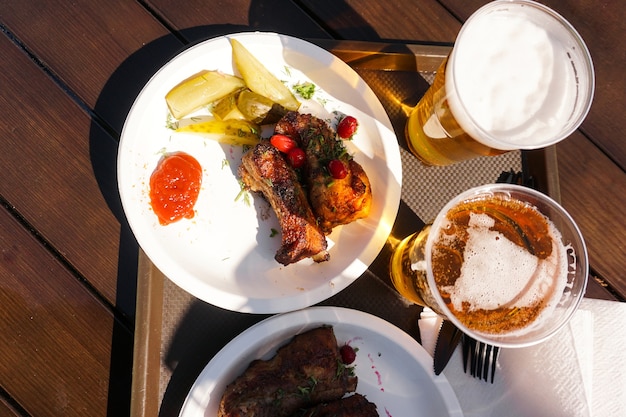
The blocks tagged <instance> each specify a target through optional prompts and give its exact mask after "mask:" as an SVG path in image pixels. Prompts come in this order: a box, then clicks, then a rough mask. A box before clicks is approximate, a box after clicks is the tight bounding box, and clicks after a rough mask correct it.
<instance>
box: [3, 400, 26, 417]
mask: <svg viewBox="0 0 626 417" xmlns="http://www.w3.org/2000/svg"><path fill="white" fill-rule="evenodd" d="M0 416H1V417H24V415H23V414H20V413H18V411H17V410H16V409H15V407H13V406H12V405H11V404H10V403H9V402H8V401H7V399H6V398H4V397H2V396H0Z"/></svg>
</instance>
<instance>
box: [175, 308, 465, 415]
mask: <svg viewBox="0 0 626 417" xmlns="http://www.w3.org/2000/svg"><path fill="white" fill-rule="evenodd" d="M321 325H332V326H333V328H334V331H335V336H336V337H337V342H338V344H339V345H340V346H341V345H342V344H345V343H347V342H349V343H350V345H351V346H353V347H355V348H358V351H357V359H356V361H355V362H354V366H355V373H356V375H357V377H358V378H359V381H358V385H357V392H358V393H361V394H363V395H365V396H366V397H367V399H368V400H370V401H371V402H373V403H375V404H376V406H377V408H378V414H379V415H380V416H393V417H421V416H429V417H430V416H439V417H443V416H454V417H462V415H463V412H462V411H461V407H460V405H459V403H458V401H457V398H456V396H455V394H454V391H453V390H452V387H451V386H450V384H449V383H448V380H447V379H446V378H445V376H443V375H439V376H436V375H435V374H434V372H433V370H432V367H433V359H432V358H431V357H430V355H428V353H426V351H425V350H424V349H423V348H422V347H421V346H420V345H419V344H418V343H417V342H416V341H415V340H414V339H413V338H411V337H410V336H409V335H407V334H406V333H404V332H403V331H402V330H400V329H398V328H397V327H395V326H393V325H392V324H390V323H388V322H386V321H384V320H382V319H380V318H378V317H376V316H372V315H370V314H367V313H363V312H360V311H357V310H350V309H345V308H336V307H312V308H308V309H304V310H300V311H294V312H291V313H285V314H281V315H277V316H273V317H270V318H269V319H266V320H264V321H262V322H260V323H258V324H256V325H254V326H252V327H250V328H249V329H248V330H246V331H245V332H243V333H241V334H240V335H239V336H237V337H236V338H235V339H233V340H232V341H231V342H230V343H229V344H228V345H226V346H225V347H224V348H223V349H222V350H221V351H220V352H218V354H217V355H215V356H214V357H213V359H212V360H211V362H209V364H208V365H207V366H206V367H205V368H204V370H203V371H202V373H201V374H200V375H199V376H198V378H197V380H196V382H195V383H194V385H193V386H192V388H191V390H190V392H189V394H188V396H187V398H186V400H185V403H184V404H183V407H182V409H181V413H180V417H205V416H216V415H217V409H218V407H219V402H220V399H221V397H222V394H223V393H224V390H225V388H226V385H227V384H229V383H230V382H232V381H234V380H235V378H236V377H237V376H238V375H240V374H241V373H242V372H243V371H244V370H245V369H246V368H247V367H248V365H249V364H250V362H251V361H252V360H254V359H264V360H265V359H269V358H271V357H272V356H273V355H274V353H275V352H276V350H277V348H278V347H280V346H282V345H284V344H285V343H287V342H288V341H289V340H291V338H292V337H293V336H294V335H296V334H299V333H302V332H304V331H306V330H309V329H312V328H315V327H318V326H321Z"/></svg>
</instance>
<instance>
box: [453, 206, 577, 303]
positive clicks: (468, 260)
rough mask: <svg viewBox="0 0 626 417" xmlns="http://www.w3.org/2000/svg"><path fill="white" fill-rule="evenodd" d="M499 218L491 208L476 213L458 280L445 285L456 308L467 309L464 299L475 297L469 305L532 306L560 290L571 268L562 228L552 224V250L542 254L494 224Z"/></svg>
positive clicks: (472, 215) (471, 218)
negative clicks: (562, 236)
mask: <svg viewBox="0 0 626 417" xmlns="http://www.w3.org/2000/svg"><path fill="white" fill-rule="evenodd" d="M494 223H495V222H494V220H493V218H491V217H490V216H489V215H487V214H477V213H471V214H470V222H469V226H468V229H467V232H468V240H467V243H466V246H465V250H464V254H463V266H462V267H461V275H460V276H459V278H458V279H457V280H456V281H455V284H454V286H446V287H444V288H443V289H444V290H445V291H446V292H447V293H449V294H450V297H451V302H452V304H453V306H454V308H455V309H456V310H462V309H463V306H462V304H463V303H464V302H465V303H470V307H469V310H476V309H485V310H495V309H498V308H503V307H504V308H512V307H530V306H533V305H536V304H537V303H539V302H542V301H545V300H544V299H549V298H550V297H552V296H553V295H555V294H554V293H559V291H558V290H557V287H561V286H562V285H563V284H562V283H563V281H565V283H566V282H567V273H568V269H567V254H566V250H565V248H564V247H563V245H562V244H561V243H560V234H559V233H558V231H557V230H556V229H555V228H554V227H553V226H552V225H551V229H550V233H551V237H552V238H553V243H554V244H553V250H552V254H551V255H550V256H549V257H548V258H546V259H539V258H538V257H536V256H534V255H532V254H531V253H530V252H528V251H527V250H526V249H525V248H523V247H520V246H519V245H516V244H515V243H513V242H511V241H510V240H508V239H507V238H506V237H505V236H504V235H503V234H501V233H499V232H497V231H493V230H490V228H491V227H493V225H494ZM555 277H556V281H555ZM556 282H559V283H561V285H557V284H556ZM466 307H467V306H466Z"/></svg>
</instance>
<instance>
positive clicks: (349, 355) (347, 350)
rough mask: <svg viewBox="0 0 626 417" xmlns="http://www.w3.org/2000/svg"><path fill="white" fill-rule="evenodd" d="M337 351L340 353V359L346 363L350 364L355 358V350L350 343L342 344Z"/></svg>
mask: <svg viewBox="0 0 626 417" xmlns="http://www.w3.org/2000/svg"><path fill="white" fill-rule="evenodd" d="M339 353H340V354H341V360H342V362H343V363H345V364H346V365H350V364H351V363H352V362H354V361H355V359H356V352H355V351H354V349H353V348H352V346H350V345H343V346H342V347H341V348H340V349H339Z"/></svg>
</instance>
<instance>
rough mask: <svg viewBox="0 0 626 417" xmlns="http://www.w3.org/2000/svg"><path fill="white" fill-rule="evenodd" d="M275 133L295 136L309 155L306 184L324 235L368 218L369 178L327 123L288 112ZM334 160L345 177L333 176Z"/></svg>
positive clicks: (307, 115) (369, 203)
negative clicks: (341, 165) (340, 165)
mask: <svg viewBox="0 0 626 417" xmlns="http://www.w3.org/2000/svg"><path fill="white" fill-rule="evenodd" d="M274 131H275V133H280V134H283V135H287V136H290V137H292V138H293V139H294V140H296V142H297V143H298V146H300V147H301V148H302V149H304V150H305V152H306V161H307V163H306V165H305V168H304V183H305V185H306V187H307V190H308V196H309V202H310V204H311V208H312V210H313V213H314V214H315V216H316V218H317V220H318V223H319V225H320V227H321V228H322V230H323V231H324V233H326V234H328V233H330V232H331V230H332V229H333V227H335V226H339V225H342V224H348V223H351V222H353V221H355V220H357V219H361V218H364V217H367V216H368V215H369V212H370V209H371V204H372V189H371V185H370V181H369V178H368V177H367V175H366V173H365V171H364V170H363V168H362V167H361V165H359V164H358V163H357V162H356V161H354V160H353V159H352V156H351V155H350V154H349V153H348V152H347V151H346V148H345V146H344V144H343V141H342V140H341V139H338V138H337V137H336V134H335V132H334V130H333V129H332V128H331V127H330V126H328V124H327V123H326V122H325V121H324V120H322V119H319V118H317V117H315V116H312V115H310V114H300V113H298V112H288V113H287V114H286V115H285V116H284V117H283V118H282V119H281V120H279V121H278V123H277V124H276V127H275V129H274ZM334 160H335V161H341V163H342V164H343V165H344V167H345V169H346V172H345V176H343V178H336V176H333V175H331V172H330V171H329V164H330V163H331V161H334Z"/></svg>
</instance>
